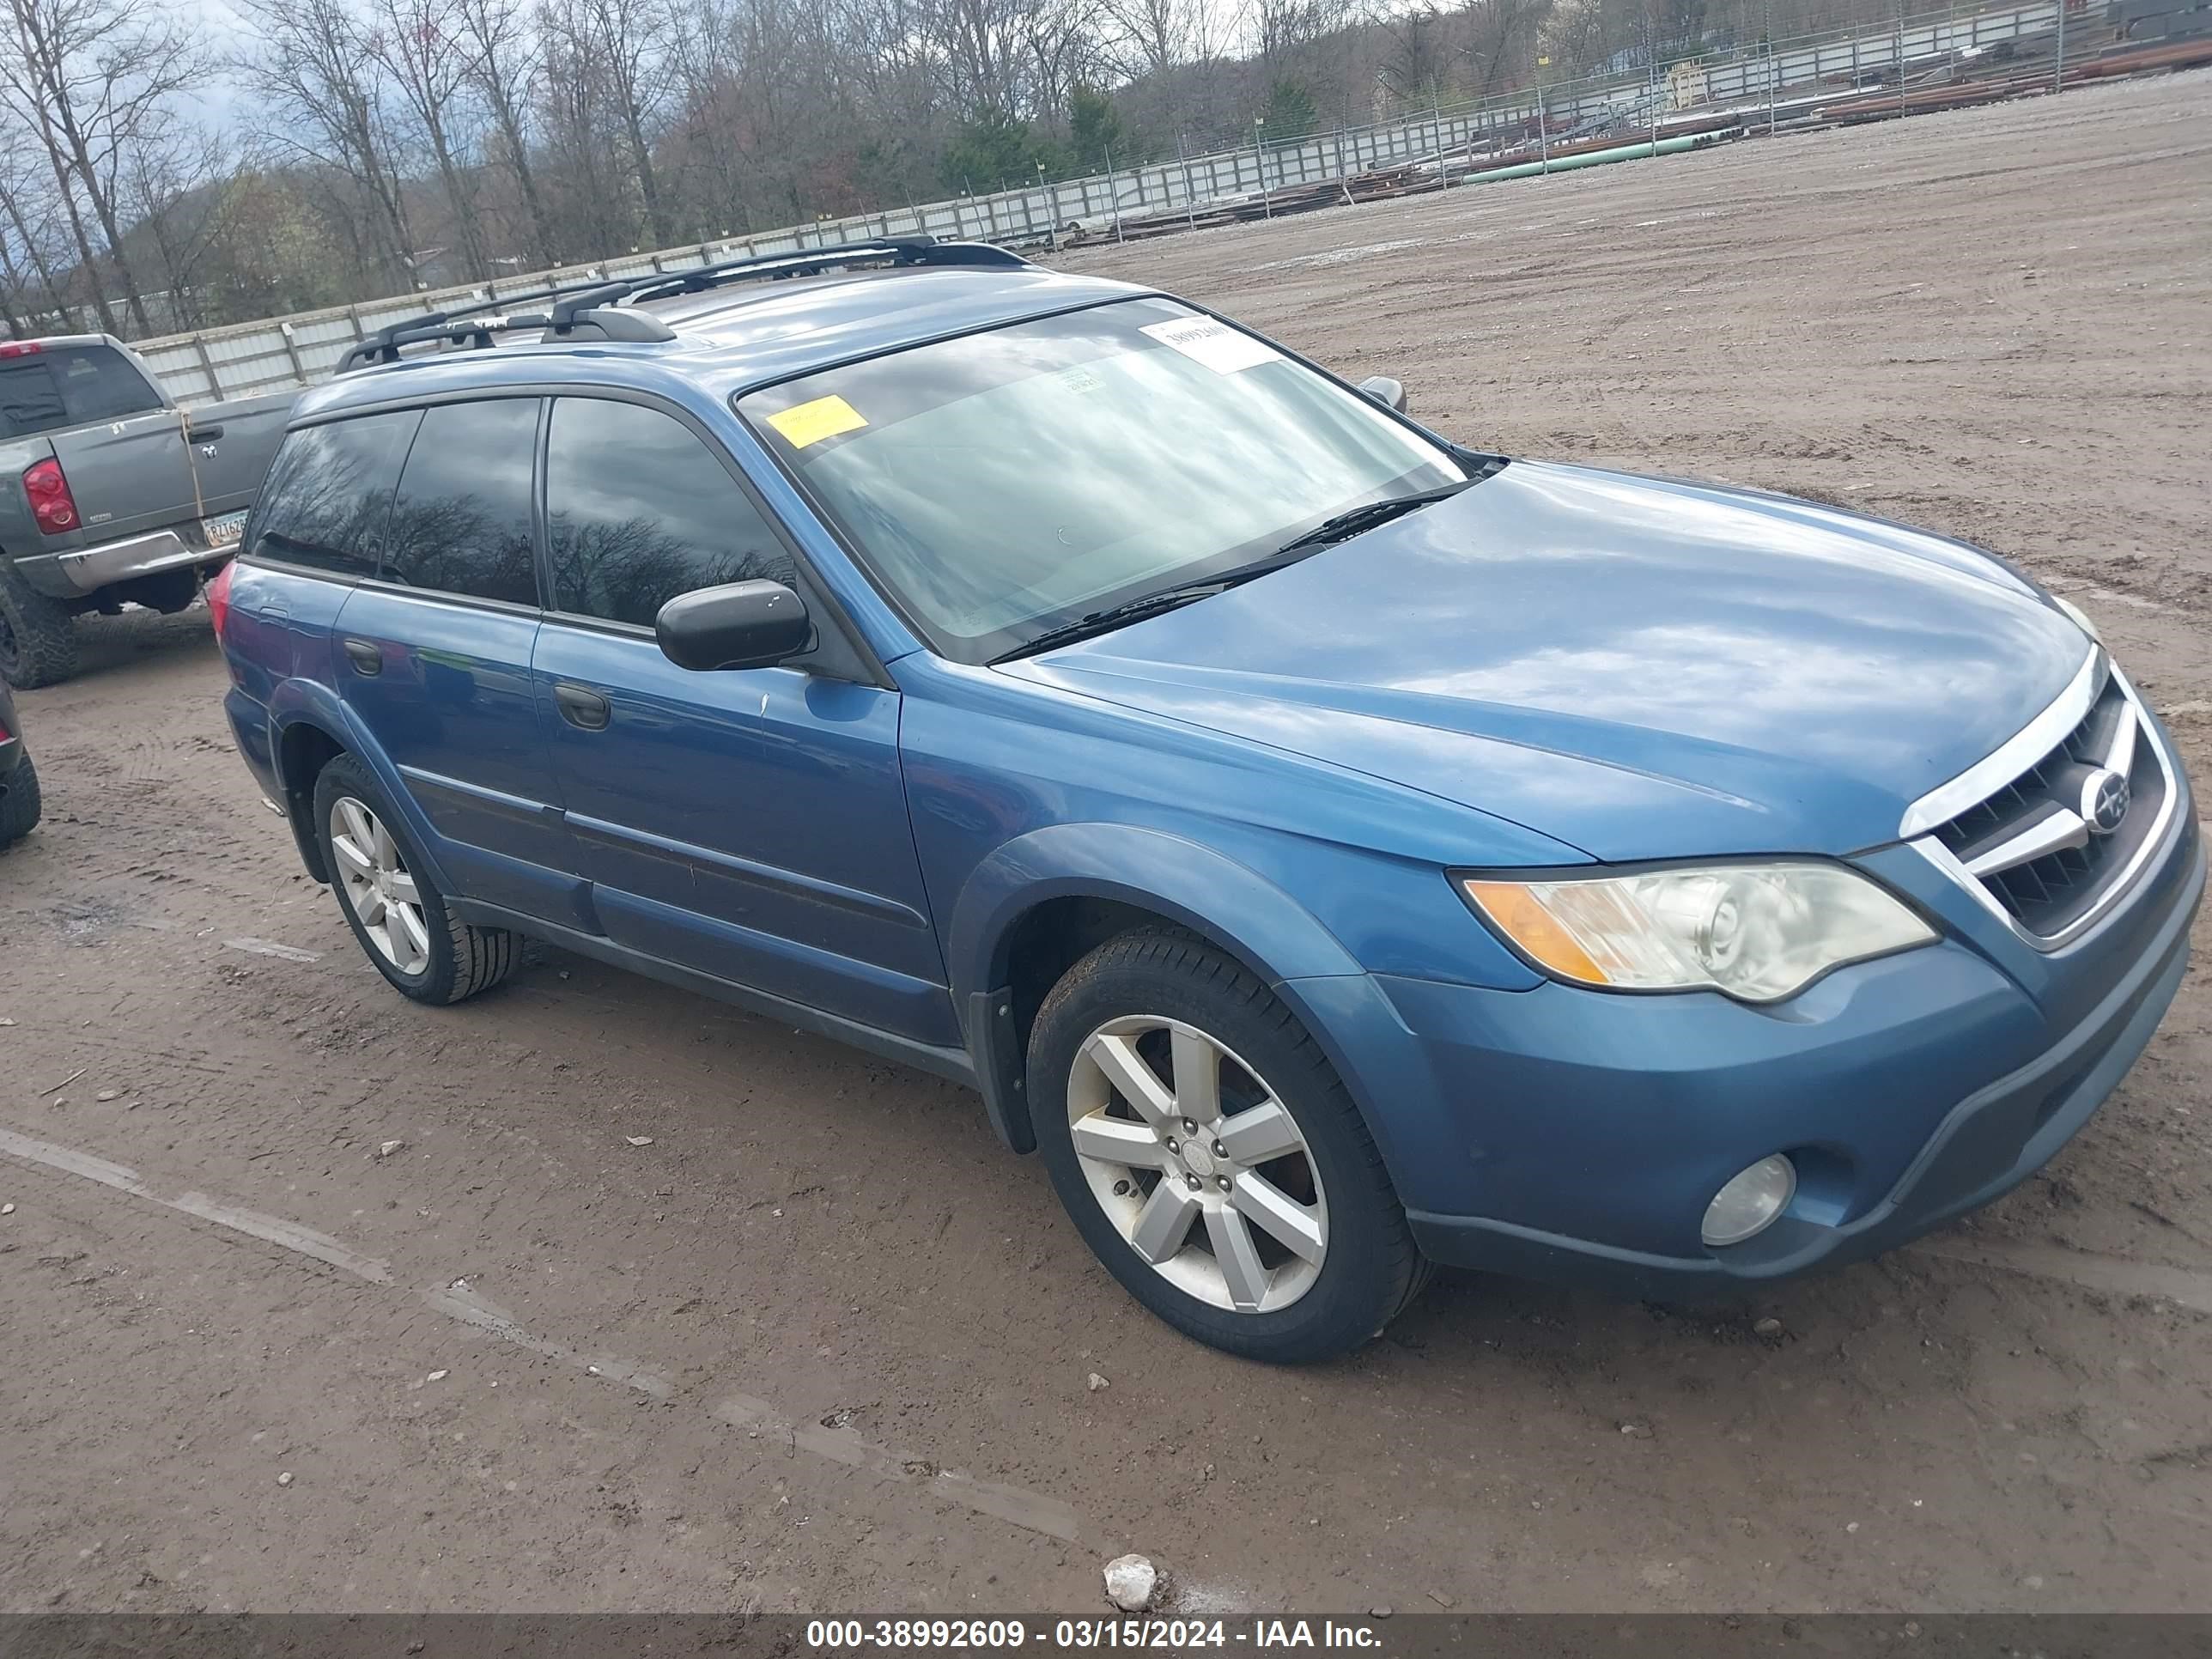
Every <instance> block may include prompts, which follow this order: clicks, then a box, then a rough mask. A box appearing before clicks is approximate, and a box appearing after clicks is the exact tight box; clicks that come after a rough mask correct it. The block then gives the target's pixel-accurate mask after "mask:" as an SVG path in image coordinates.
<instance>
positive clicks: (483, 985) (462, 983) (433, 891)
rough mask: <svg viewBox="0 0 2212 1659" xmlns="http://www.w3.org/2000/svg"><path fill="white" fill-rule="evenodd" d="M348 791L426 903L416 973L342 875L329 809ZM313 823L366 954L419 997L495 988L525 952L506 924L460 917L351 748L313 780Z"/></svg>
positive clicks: (443, 997)
mask: <svg viewBox="0 0 2212 1659" xmlns="http://www.w3.org/2000/svg"><path fill="white" fill-rule="evenodd" d="M347 797H350V798H351V799H354V800H356V801H358V802H360V803H361V804H362V805H363V806H365V807H367V808H368V811H371V812H372V813H374V815H375V817H376V819H377V821H378V822H379V823H381V824H383V825H384V827H385V829H386V831H387V832H388V833H389V834H390V835H391V836H392V841H393V842H394V843H395V844H396V845H397V846H398V849H399V855H400V858H401V859H402V860H404V863H405V865H406V866H407V874H408V875H410V877H412V878H414V882H415V889H416V893H417V895H418V896H419V902H420V903H421V905H422V922H423V927H424V930H425V931H426V932H427V933H428V935H429V949H428V958H427V960H426V962H425V963H424V964H423V966H422V969H420V970H419V971H417V972H415V973H407V972H404V971H403V970H402V969H400V968H399V967H398V964H397V963H393V962H392V960H391V959H390V958H389V957H386V955H385V954H384V953H383V951H380V950H379V949H378V948H377V946H376V945H375V943H374V941H373V940H372V939H370V937H369V934H368V929H367V928H366V927H363V926H362V920H361V918H360V917H359V916H358V915H356V914H355V913H354V907H353V903H352V901H351V900H350V899H349V897H348V896H347V893H346V885H345V883H344V881H343V880H342V879H339V878H338V871H339V867H340V865H339V859H338V854H337V853H336V852H335V851H334V850H332V848H331V809H332V808H333V807H334V806H335V805H337V802H338V801H339V800H340V799H342V798H347ZM314 813H315V821H314V829H315V835H316V837H317V839H318V840H319V842H321V844H322V852H323V864H324V867H325V869H327V870H329V871H330V872H331V878H332V879H331V892H333V893H334V894H336V895H337V902H338V912H339V914H340V915H343V916H344V917H345V919H346V926H347V927H350V928H352V929H353V936H354V939H355V941H356V943H357V944H358V945H360V946H361V950H362V955H363V956H365V957H368V959H369V961H370V962H371V963H373V964H374V966H375V968H376V970H377V972H379V973H380V974H382V975H384V977H385V979H386V981H389V982H390V984H391V986H392V988H393V989H394V990H396V991H398V992H399V993H400V994H402V995H403V996H409V997H412V998H413V999H414V1000H416V1001H417V1002H432V1003H447V1002H462V1001H465V1000H467V999H468V998H470V997H472V996H475V995H476V994H477V993H478V992H480V991H489V989H490V988H491V987H493V986H495V985H496V984H498V983H499V982H500V981H501V980H503V979H505V978H506V977H507V975H508V974H509V973H511V972H513V969H514V964H515V963H516V962H517V961H518V960H520V957H521V953H522V952H521V946H522V940H521V937H520V935H519V934H516V933H509V932H507V929H505V928H503V927H471V925H470V924H469V923H467V922H465V921H459V920H458V919H457V918H455V917H454V916H453V915H452V914H451V913H450V912H449V911H448V910H447V908H446V896H445V895H444V894H443V893H441V892H440V891H439V890H438V889H437V886H436V884H435V883H434V882H432V880H431V879H430V877H429V875H428V872H427V870H426V868H425V866H424V865H423V862H422V858H421V857H420V856H419V855H418V854H417V853H416V848H415V843H414V841H413V839H412V838H411V837H410V836H409V835H408V834H407V831H406V829H405V828H404V825H403V824H402V823H400V821H399V818H398V815H397V814H396V813H394V812H393V811H392V805H391V803H390V802H389V801H388V800H387V799H386V798H385V794H384V791H383V789H382V787H380V785H379V784H378V783H377V781H376V779H375V778H374V776H373V775H371V774H370V772H369V769H368V768H367V767H365V766H363V765H362V763H360V762H359V761H358V760H356V759H355V758H354V757H352V756H351V755H338V756H335V757H332V758H331V762H330V763H329V764H328V765H326V766H325V767H324V768H323V769H322V771H321V772H320V773H319V775H317V777H316V779H315V793H314Z"/></svg>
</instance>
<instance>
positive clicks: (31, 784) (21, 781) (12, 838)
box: [0, 755, 44, 847]
mask: <svg viewBox="0 0 2212 1659" xmlns="http://www.w3.org/2000/svg"><path fill="white" fill-rule="evenodd" d="M0 791H4V793H0V847H7V846H10V845H12V844H14V843H15V842H19V841H21V840H22V839H23V837H24V836H27V835H29V834H30V833H31V830H32V829H33V827H34V826H35V825H36V824H37V823H38V822H39V814H40V811H43V810H44V808H43V804H42V803H41V801H40V796H39V772H38V769H37V768H36V767H34V766H33V765H32V764H31V757H29V756H28V755H26V756H24V757H23V758H22V759H21V760H20V761H18V762H16V763H15V770H14V771H12V772H10V773H9V775H8V777H7V781H5V782H4V783H0Z"/></svg>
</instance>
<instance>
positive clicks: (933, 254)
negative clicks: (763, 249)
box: [620, 236, 1030, 304]
mask: <svg viewBox="0 0 2212 1659" xmlns="http://www.w3.org/2000/svg"><path fill="white" fill-rule="evenodd" d="M860 264H890V265H891V266H893V267H895V268H904V267H911V266H915V265H980V266H985V267H989V268H992V269H996V270H1024V269H1026V268H1027V267H1028V266H1029V265H1030V261H1029V260H1027V259H1024V258H1022V256H1021V255H1020V254H1018V253H1016V252H1012V250H1011V249H1008V248H1003V247H999V246H994V244H992V243H989V242H940V241H939V240H937V239H936V238H935V237H934V236H877V237H871V238H869V239H867V240H863V241H858V242H834V243H832V244H830V245H829V246H827V247H808V248H794V249H793V250H792V251H791V252H787V253H751V254H747V255H746V256H745V257H744V258H741V259H724V260H721V261H720V262H719V263H717V264H709V265H698V266H695V267H693V268H692V269H691V270H668V271H656V272H654V273H653V275H651V276H632V277H627V278H624V279H623V280H622V282H621V283H620V286H621V289H622V292H623V298H626V299H628V300H629V301H630V302H631V303H632V304H635V303H637V302H638V301H642V300H653V299H661V298H665V297H666V296H667V295H671V294H703V293H705V292H706V291H707V290H708V289H713V288H719V287H720V286H721V285H722V284H723V283H726V282H731V281H733V280H736V279H738V278H740V277H749V276H750V277H767V278H771V279H777V278H783V277H790V276H811V275H812V274H813V273H815V272H816V271H821V270H836V268H837V267H838V266H840V265H860Z"/></svg>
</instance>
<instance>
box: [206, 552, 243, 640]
mask: <svg viewBox="0 0 2212 1659" xmlns="http://www.w3.org/2000/svg"><path fill="white" fill-rule="evenodd" d="M236 568H237V567H236V566H235V565H228V564H227V565H225V566H223V568H222V569H220V570H218V571H216V573H215V574H214V575H212V576H210V577H209V578H208V585H207V605H208V615H209V617H211V618H212V619H213V620H214V623H215V636H216V639H217V640H221V639H222V630H223V629H225V628H227V627H228V626H229V625H230V575H231V572H232V571H233V570H234V569H236Z"/></svg>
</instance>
